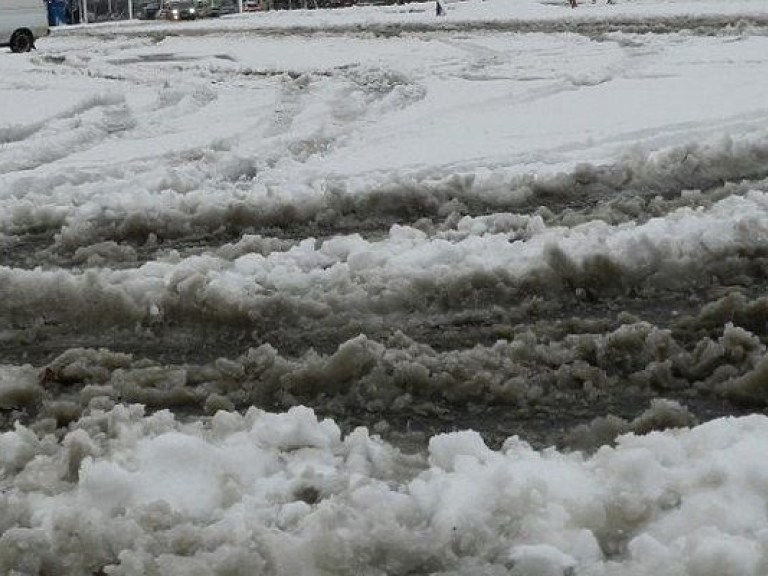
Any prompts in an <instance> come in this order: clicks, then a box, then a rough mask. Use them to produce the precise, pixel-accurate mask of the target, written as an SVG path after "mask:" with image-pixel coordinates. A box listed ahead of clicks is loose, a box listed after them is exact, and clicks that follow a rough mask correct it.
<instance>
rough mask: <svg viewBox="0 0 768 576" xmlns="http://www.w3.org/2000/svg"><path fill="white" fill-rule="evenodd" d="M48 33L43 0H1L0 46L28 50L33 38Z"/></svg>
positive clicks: (17, 50)
mask: <svg viewBox="0 0 768 576" xmlns="http://www.w3.org/2000/svg"><path fill="white" fill-rule="evenodd" d="M48 33H49V29H48V7H47V5H46V3H45V2H44V0H3V2H2V4H0V46H10V48H11V52H29V51H30V50H32V48H34V47H35V40H37V39H38V38H40V37H41V36H45V35H47V34H48Z"/></svg>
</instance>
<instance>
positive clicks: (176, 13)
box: [157, 0, 197, 20]
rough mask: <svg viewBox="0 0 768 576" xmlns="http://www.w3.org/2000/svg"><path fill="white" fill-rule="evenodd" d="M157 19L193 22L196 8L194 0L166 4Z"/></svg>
mask: <svg viewBox="0 0 768 576" xmlns="http://www.w3.org/2000/svg"><path fill="white" fill-rule="evenodd" d="M157 18H165V19H166V20H194V19H195V18H197V8H196V7H195V1H194V0H171V1H170V2H166V3H165V4H164V5H163V7H162V9H161V10H160V12H158V13H157Z"/></svg>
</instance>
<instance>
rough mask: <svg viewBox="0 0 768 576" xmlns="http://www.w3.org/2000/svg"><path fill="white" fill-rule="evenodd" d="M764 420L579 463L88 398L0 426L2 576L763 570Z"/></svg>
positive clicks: (657, 438) (464, 440) (299, 413)
mask: <svg viewBox="0 0 768 576" xmlns="http://www.w3.org/2000/svg"><path fill="white" fill-rule="evenodd" d="M766 442H768V419H766V418H765V417H762V416H753V417H748V418H742V419H724V420H717V421H712V422H709V423H707V424H705V425H702V426H699V427H697V428H694V429H692V430H679V431H676V432H670V433H665V434H658V433H654V434H650V435H648V436H644V437H635V436H632V435H629V436H623V437H621V438H620V439H619V441H618V445H617V446H616V448H608V447H604V448H602V449H601V450H600V451H598V452H597V453H596V454H595V455H594V456H591V457H589V458H586V457H584V456H582V455H580V454H578V453H573V454H562V453H559V452H556V451H554V450H547V451H544V452H535V451H533V450H531V448H530V447H529V446H528V445H526V444H525V443H523V442H521V441H519V440H516V439H510V440H509V441H508V442H507V443H506V444H505V446H504V447H503V448H502V449H501V450H500V451H498V452H495V451H491V450H489V449H488V448H487V447H486V446H485V445H484V444H483V442H482V440H481V439H480V437H479V436H478V435H477V434H476V433H473V432H458V433H453V434H445V435H440V436H436V437H434V438H432V440H431V441H430V444H429V449H428V454H427V455H425V456H423V457H422V456H406V455H403V454H401V453H400V452H398V451H397V450H396V449H394V448H392V447H391V446H389V445H387V444H385V443H383V442H382V441H380V440H378V439H377V438H376V437H371V436H369V434H368V433H367V431H366V430H365V429H358V430H356V431H354V432H353V433H351V434H350V435H348V436H346V437H343V438H342V436H341V434H340V431H339V429H338V428H337V427H336V425H335V424H334V423H333V422H331V421H328V420H323V421H318V420H317V419H316V418H315V416H314V414H313V413H312V412H311V411H310V410H307V409H304V408H296V409H293V410H291V411H289V412H288V413H285V414H281V415H275V414H269V413H266V412H262V411H259V410H256V409H252V410H250V411H248V413H247V414H245V415H244V416H240V415H238V414H236V413H227V412H219V413H218V414H217V415H216V416H215V417H214V418H213V419H212V420H211V421H210V422H209V423H208V424H202V423H199V422H198V423H194V424H183V423H180V422H178V421H176V420H175V419H174V418H173V416H171V415H170V414H168V413H167V412H159V413H157V414H154V415H152V416H146V415H144V413H143V410H142V409H141V407H139V406H119V407H116V408H114V409H112V410H109V411H107V412H104V411H101V410H98V409H94V410H92V411H91V412H90V413H89V414H88V415H86V416H84V417H83V418H82V419H80V420H79V421H78V422H76V423H75V424H74V425H73V426H72V427H71V428H70V430H69V431H68V432H67V433H66V434H65V435H64V436H63V437H59V438H56V437H54V436H51V435H47V436H43V435H36V434H35V433H33V432H31V431H30V430H28V429H26V428H24V427H17V428H16V429H15V430H13V431H10V432H6V433H3V434H2V435H0V447H2V450H0V470H2V473H3V479H2V482H3V490H2V493H0V510H2V514H1V515H0V518H2V520H0V522H2V536H1V537H0V569H2V571H3V572H4V573H13V571H14V570H15V571H16V573H24V574H28V573H39V572H45V573H57V574H65V573H66V574H91V573H95V572H98V571H100V570H101V571H102V573H105V574H112V575H125V576H128V575H136V576H138V575H154V574H158V575H159V574H163V575H169V574H170V575H176V574H178V575H181V574H221V575H223V574H252V573H253V572H254V571H258V572H259V573H261V574H284V575H295V574H306V575H310V574H318V575H319V574H327V573H333V574H350V575H352V574H384V573H386V574H414V573H418V574H426V573H429V574H470V573H471V574H488V575H491V574H493V575H496V574H498V575H502V574H505V575H509V574H516V575H518V574H519V575H524V574H526V575H530V574H547V575H548V574H552V575H562V574H572V573H577V574H594V575H619V574H621V575H623V576H626V575H631V576H634V575H650V574H660V575H672V574H690V575H702V574H732V575H739V576H749V575H754V576H757V575H758V574H761V573H764V572H765V570H766V569H768V538H766V533H765V532H766V529H765V526H766V521H767V520H768V519H766V513H765V510H766V483H767V482H768V469H766V466H765V464H764V458H763V457H762V456H763V453H764V447H765V443H766Z"/></svg>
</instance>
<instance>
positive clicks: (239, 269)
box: [0, 192, 768, 324]
mask: <svg viewBox="0 0 768 576" xmlns="http://www.w3.org/2000/svg"><path fill="white" fill-rule="evenodd" d="M463 226H468V227H470V228H471V227H472V226H473V224H472V222H471V221H465V222H464V223H463ZM483 226H484V224H482V220H481V223H480V226H479V227H480V231H481V232H482V227H483ZM518 237H519V232H518V230H516V229H515V228H514V227H513V228H512V229H511V230H510V231H509V232H506V231H505V232H500V233H495V234H494V233H485V234H483V233H481V234H476V235H471V236H467V237H464V238H458V239H456V240H455V241H450V240H447V239H441V238H436V239H431V238H429V237H427V235H426V234H425V233H423V232H421V231H420V230H418V229H415V228H411V227H406V226H393V227H392V229H391V230H390V233H389V236H388V238H386V239H383V240H380V241H372V240H365V239H363V238H361V237H360V236H358V235H351V236H343V237H342V236H340V237H336V238H332V239H329V240H327V241H325V242H322V243H318V242H316V241H314V240H313V239H307V240H304V241H302V242H301V243H299V244H298V245H296V246H294V247H291V248H290V249H288V250H287V251H285V252H272V253H270V254H268V255H267V256H263V255H261V254H259V253H249V254H246V255H243V256H240V257H238V258H236V259H235V260H233V261H228V260H224V259H222V258H220V257H216V256H214V255H203V256H195V257H190V258H186V259H180V258H178V257H174V256H171V257H169V258H167V259H164V260H160V261H155V262H150V263H147V264H144V265H142V266H140V267H138V268H135V269H130V270H111V269H109V268H106V269H91V270H87V271H85V272H76V271H70V270H63V269H60V270H40V269H36V270H19V269H13V268H8V267H1V268H0V282H1V287H0V293H1V294H2V297H3V300H2V305H0V316H2V317H3V318H6V319H9V320H13V321H29V320H30V319H35V318H38V317H39V315H40V311H41V310H44V311H45V312H44V318H45V320H46V321H57V322H58V321H67V322H87V323H98V322H109V323H121V324H133V323H135V322H151V321H154V320H155V319H156V317H165V318H166V319H171V318H174V317H175V318H179V317H190V316H193V317H194V316H197V317H208V318H215V319H217V321H219V322H225V323H226V322H238V323H242V322H245V323H250V322H254V321H258V320H262V319H264V318H272V317H273V316H274V315H275V314H282V315H285V314H290V315H293V316H294V317H296V318H301V317H307V318H310V319H312V318H315V319H317V318H328V319H333V318H337V319H338V318H342V319H343V318H348V317H349V316H350V315H365V314H371V313H375V314H389V313H394V312H408V311H416V310H427V309H430V308H437V309H438V310H439V309H446V308H450V306H451V305H452V303H454V302H457V301H459V302H462V305H463V301H464V295H465V294H467V293H468V292H476V291H477V286H478V283H480V284H481V285H484V286H485V291H487V294H488V296H489V297H491V298H492V299H493V300H494V301H495V302H498V303H504V302H509V301H514V300H516V299H517V298H519V294H520V292H521V291H536V292H539V293H541V294H544V295H546V294H552V293H555V294H557V293H559V292H561V291H562V290H563V289H565V290H570V291H572V290H575V289H580V290H587V291H594V292H596V293H606V292H608V293H610V292H612V291H614V292H615V291H619V292H622V291H624V290H628V289H629V288H630V287H632V288H634V289H644V288H668V287H671V286H675V285H677V284H678V283H679V282H680V281H681V280H682V278H681V276H680V272H681V270H684V271H686V274H687V275H688V277H687V278H686V281H688V282H690V281H695V280H696V278H702V279H705V278H709V277H710V276H711V275H712V274H716V273H718V272H717V271H716V268H717V267H720V268H722V266H723V265H724V263H725V265H726V266H727V268H726V270H724V271H721V272H720V273H729V274H739V273H743V270H744V269H745V267H749V266H750V265H751V264H750V260H749V259H745V258H743V257H742V256H741V255H742V254H743V253H744V251H751V250H764V249H765V247H766V245H768V194H766V193H763V192H751V193H748V194H747V195H746V196H744V197H738V196H730V197H728V198H726V199H724V200H722V201H720V202H718V203H717V204H715V205H714V206H712V207H711V208H710V209H709V210H702V209H697V210H692V209H681V210H678V211H675V212H673V213H671V214H669V215H667V216H666V217H664V218H654V219H651V220H649V221H648V222H646V223H644V224H640V225H635V224H631V223H627V224H623V225H619V226H610V225H607V224H604V223H602V222H599V221H597V222H595V221H593V222H590V223H588V224H583V225H580V226H577V227H574V228H572V229H569V228H562V227H547V226H544V225H543V223H542V222H541V219H537V218H532V219H530V220H529V221H528V222H527V224H526V228H525V232H524V234H523V238H521V239H518ZM694 275H695V276H694ZM30 315H32V317H31V318H30Z"/></svg>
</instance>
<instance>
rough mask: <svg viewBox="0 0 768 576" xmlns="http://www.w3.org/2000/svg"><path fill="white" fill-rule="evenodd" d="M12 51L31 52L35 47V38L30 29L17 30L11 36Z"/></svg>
mask: <svg viewBox="0 0 768 576" xmlns="http://www.w3.org/2000/svg"><path fill="white" fill-rule="evenodd" d="M10 46H11V52H16V53H19V52H29V51H30V50H32V48H34V47H35V39H34V38H33V37H32V32H30V31H29V30H16V32H14V33H13V36H11V42H10Z"/></svg>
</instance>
